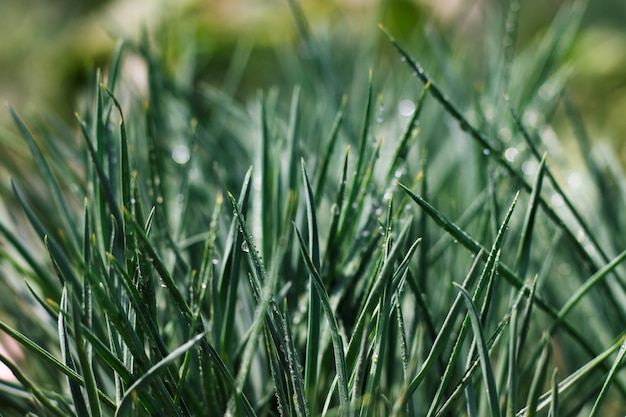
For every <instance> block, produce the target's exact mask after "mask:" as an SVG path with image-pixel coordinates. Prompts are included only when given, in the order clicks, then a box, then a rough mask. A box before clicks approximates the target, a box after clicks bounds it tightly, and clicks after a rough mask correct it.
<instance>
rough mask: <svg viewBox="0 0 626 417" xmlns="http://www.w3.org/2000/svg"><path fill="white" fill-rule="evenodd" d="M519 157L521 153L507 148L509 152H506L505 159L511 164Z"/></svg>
mask: <svg viewBox="0 0 626 417" xmlns="http://www.w3.org/2000/svg"><path fill="white" fill-rule="evenodd" d="M517 155H519V151H518V150H517V149H515V148H507V150H506V151H504V157H505V158H506V160H507V161H509V162H513V161H515V158H517Z"/></svg>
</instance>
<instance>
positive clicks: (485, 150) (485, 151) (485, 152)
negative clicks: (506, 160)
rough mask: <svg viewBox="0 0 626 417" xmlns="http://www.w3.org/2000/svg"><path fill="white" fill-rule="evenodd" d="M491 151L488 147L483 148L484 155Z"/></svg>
mask: <svg viewBox="0 0 626 417" xmlns="http://www.w3.org/2000/svg"><path fill="white" fill-rule="evenodd" d="M490 153H491V151H490V150H489V149H487V148H485V149H483V155H489V154H490Z"/></svg>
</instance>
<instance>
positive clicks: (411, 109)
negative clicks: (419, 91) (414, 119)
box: [398, 99, 415, 117]
mask: <svg viewBox="0 0 626 417" xmlns="http://www.w3.org/2000/svg"><path fill="white" fill-rule="evenodd" d="M398 111H399V112H400V114H401V115H402V116H404V117H409V116H411V115H412V114H413V113H415V103H413V102H412V101H411V100H408V99H407V100H402V101H401V102H400V103H399V104H398Z"/></svg>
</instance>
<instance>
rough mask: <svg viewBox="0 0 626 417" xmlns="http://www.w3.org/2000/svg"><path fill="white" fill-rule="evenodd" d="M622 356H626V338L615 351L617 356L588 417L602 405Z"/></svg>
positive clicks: (592, 415)
mask: <svg viewBox="0 0 626 417" xmlns="http://www.w3.org/2000/svg"><path fill="white" fill-rule="evenodd" d="M624 356H626V339H624V341H623V342H622V346H621V347H620V349H619V351H618V352H617V356H615V360H614V361H613V365H612V366H611V370H610V371H609V373H608V375H607V376H606V379H605V380H604V384H603V385H602V389H601V390H600V394H598V398H596V401H595V402H594V403H593V408H592V409H591V412H590V413H589V417H596V416H597V415H598V413H599V412H600V406H601V405H602V402H603V401H604V399H605V398H606V395H607V390H608V389H609V387H610V386H611V382H613V379H614V378H615V377H616V376H617V373H618V371H619V368H620V365H621V364H622V361H623V360H624Z"/></svg>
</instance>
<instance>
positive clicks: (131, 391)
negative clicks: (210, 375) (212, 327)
mask: <svg viewBox="0 0 626 417" xmlns="http://www.w3.org/2000/svg"><path fill="white" fill-rule="evenodd" d="M205 336H206V333H200V334H198V335H196V336H195V337H194V338H193V339H190V340H189V341H187V342H185V343H184V344H182V345H180V346H179V347H177V348H176V349H174V350H173V351H172V352H170V354H169V355H167V356H166V357H165V358H163V359H161V360H160V361H159V362H158V363H156V364H154V365H153V366H152V367H151V368H150V369H149V370H148V371H147V372H146V373H144V374H143V375H142V376H141V377H140V378H139V379H137V380H136V381H135V382H134V383H133V384H132V385H131V386H130V387H128V389H127V390H126V394H124V397H123V398H122V401H121V402H120V403H119V405H118V408H117V411H116V412H115V416H116V417H122V416H126V415H129V414H130V407H131V405H132V404H133V401H134V398H135V397H136V396H137V395H138V393H139V392H140V391H143V390H145V389H146V388H147V387H148V386H149V385H150V384H152V383H154V379H156V378H158V377H159V375H160V374H161V373H162V372H164V371H165V370H166V369H167V368H168V367H169V366H170V364H171V363H174V362H175V361H176V359H178V357H179V356H181V355H184V354H185V353H186V352H187V351H188V350H189V349H192V348H193V347H194V346H195V345H196V344H197V343H198V342H200V340H202V339H203V338H204V337H205ZM177 414H178V413H177Z"/></svg>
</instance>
